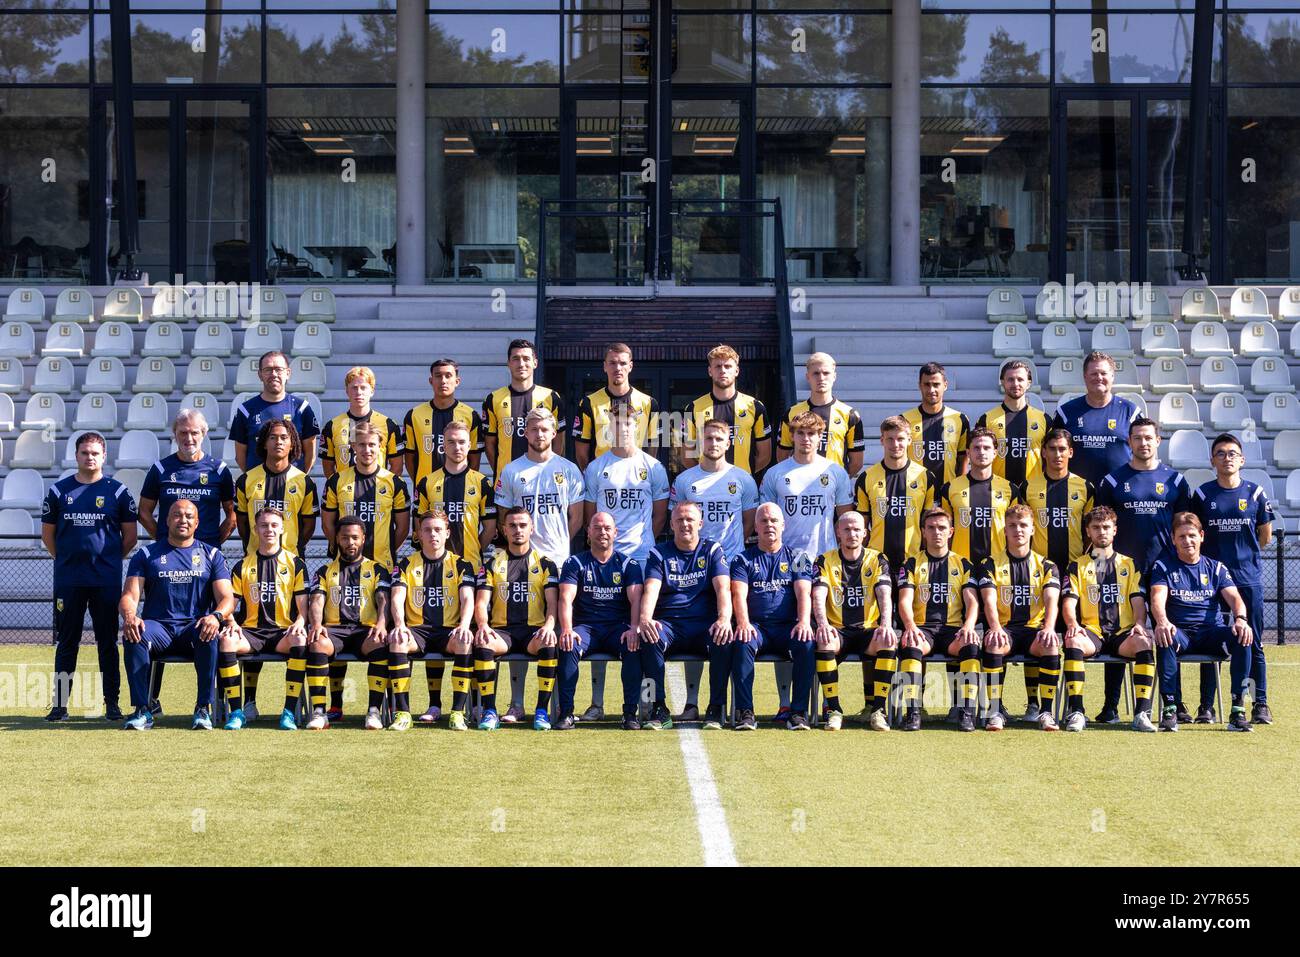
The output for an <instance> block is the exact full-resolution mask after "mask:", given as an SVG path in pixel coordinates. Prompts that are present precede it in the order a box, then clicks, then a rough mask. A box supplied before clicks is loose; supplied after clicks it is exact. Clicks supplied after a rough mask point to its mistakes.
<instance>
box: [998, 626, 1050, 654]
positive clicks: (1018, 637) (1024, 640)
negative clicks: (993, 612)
mask: <svg viewBox="0 0 1300 957" xmlns="http://www.w3.org/2000/svg"><path fill="white" fill-rule="evenodd" d="M1005 629H1006V632H1007V634H1008V635H1010V636H1011V654H1012V655H1018V656H1020V657H1025V656H1027V655H1029V646H1030V645H1032V644H1033V643H1034V641H1035V639H1037V638H1038V633H1039V632H1040V631H1041V630H1042V629H1041V628H1030V627H1029V626H1028V625H1006V626H1005Z"/></svg>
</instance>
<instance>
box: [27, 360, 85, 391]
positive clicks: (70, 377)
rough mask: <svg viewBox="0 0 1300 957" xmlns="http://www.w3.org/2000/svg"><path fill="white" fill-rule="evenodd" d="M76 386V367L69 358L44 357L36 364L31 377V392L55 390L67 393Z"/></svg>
mask: <svg viewBox="0 0 1300 957" xmlns="http://www.w3.org/2000/svg"><path fill="white" fill-rule="evenodd" d="M76 386H77V378H76V367H75V366H73V364H72V360H71V359H57V358H53V357H50V358H46V359H42V360H41V361H40V362H38V363H37V364H36V375H34V376H33V377H32V391H33V392H57V393H58V394H59V395H69V394H70V393H71V392H72V390H73V389H75V388H76Z"/></svg>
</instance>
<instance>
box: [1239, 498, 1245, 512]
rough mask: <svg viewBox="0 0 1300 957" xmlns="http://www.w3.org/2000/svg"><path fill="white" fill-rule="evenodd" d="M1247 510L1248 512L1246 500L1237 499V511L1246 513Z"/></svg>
mask: <svg viewBox="0 0 1300 957" xmlns="http://www.w3.org/2000/svg"><path fill="white" fill-rule="evenodd" d="M1245 510H1246V500H1245V499H1244V498H1239V499H1237V511H1239V512H1244V511H1245Z"/></svg>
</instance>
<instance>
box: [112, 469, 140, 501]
mask: <svg viewBox="0 0 1300 957" xmlns="http://www.w3.org/2000/svg"><path fill="white" fill-rule="evenodd" d="M145 474H146V470H145V469H114V470H113V478H115V479H117V480H118V481H119V482H121V483H122V484H123V485H125V486H126V488H127V491H129V492H130V493H131V498H132V499H134V500H135V501H137V502H139V501H140V489H141V488H142V487H143V486H144V478H145Z"/></svg>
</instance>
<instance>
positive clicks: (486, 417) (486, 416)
mask: <svg viewBox="0 0 1300 957" xmlns="http://www.w3.org/2000/svg"><path fill="white" fill-rule="evenodd" d="M483 432H484V434H485V435H491V436H495V435H496V434H497V417H496V413H495V412H493V411H492V396H491V395H490V394H489V395H488V397H487V398H486V399H484V400H483Z"/></svg>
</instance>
